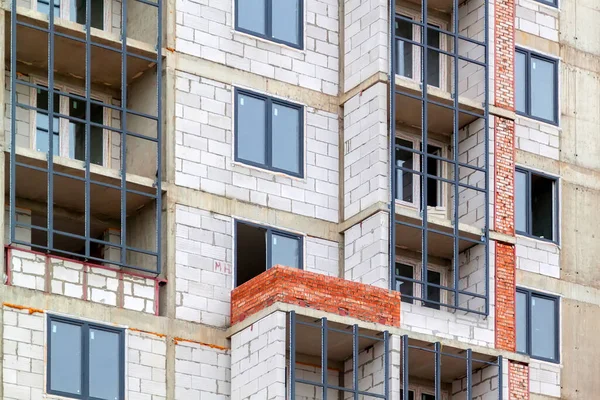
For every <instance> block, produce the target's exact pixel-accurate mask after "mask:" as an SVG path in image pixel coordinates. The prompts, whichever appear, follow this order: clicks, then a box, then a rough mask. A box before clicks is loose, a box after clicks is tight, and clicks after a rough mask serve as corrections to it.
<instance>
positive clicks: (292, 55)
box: [175, 0, 339, 95]
mask: <svg viewBox="0 0 600 400" xmlns="http://www.w3.org/2000/svg"><path fill="white" fill-rule="evenodd" d="M304 4H305V29H304V32H306V36H305V49H303V50H298V49H294V48H290V47H288V46H284V45H280V44H277V43H274V42H270V41H267V40H262V39H257V38H256V37H254V36H251V35H246V34H243V33H240V32H237V31H235V30H234V16H233V14H234V13H233V2H232V1H230V0H223V1H208V0H200V1H191V0H181V1H179V2H178V3H177V14H176V23H177V25H176V42H175V43H176V44H175V48H176V50H177V51H178V52H182V53H187V54H190V55H192V56H196V57H201V58H203V59H206V60H210V61H214V62H217V63H220V64H224V65H227V66H230V67H233V68H236V69H240V70H243V71H248V72H252V73H254V74H258V75H262V76H264V77H267V78H271V79H276V80H280V81H283V82H287V83H291V84H293V85H299V86H302V87H305V88H309V89H313V90H316V91H319V92H324V93H327V94H330V95H336V94H337V92H338V79H339V75H338V70H339V49H338V44H339V43H338V42H339V36H338V30H339V23H338V14H339V11H338V1H337V0H308V1H306V2H305V3H304Z"/></svg>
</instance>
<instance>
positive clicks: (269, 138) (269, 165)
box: [233, 88, 304, 178]
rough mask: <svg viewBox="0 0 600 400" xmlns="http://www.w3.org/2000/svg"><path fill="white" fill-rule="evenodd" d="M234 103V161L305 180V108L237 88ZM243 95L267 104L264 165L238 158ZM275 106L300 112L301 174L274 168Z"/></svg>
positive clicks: (299, 155)
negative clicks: (273, 111)
mask: <svg viewBox="0 0 600 400" xmlns="http://www.w3.org/2000/svg"><path fill="white" fill-rule="evenodd" d="M234 93H235V95H234V102H235V107H234V110H235V112H234V126H233V129H234V154H235V156H234V159H235V161H237V162H240V163H243V164H247V165H251V166H253V167H257V168H261V169H266V170H269V171H274V172H281V173H283V174H286V175H290V176H295V177H298V178H304V106H302V105H300V104H296V103H291V102H289V101H285V100H281V99H278V98H274V97H271V96H267V95H264V94H260V93H256V92H251V91H249V90H245V89H239V88H235V90H234ZM240 94H242V95H244V96H249V97H254V98H256V99H258V100H263V101H264V102H265V129H266V132H265V157H266V162H265V163H264V164H261V163H257V162H255V161H249V160H244V159H242V158H240V157H239V156H238V154H239V152H238V107H237V104H238V98H239V95H240ZM273 104H279V105H282V106H285V107H290V108H295V109H297V110H298V119H299V121H298V126H299V134H300V141H299V143H300V146H299V150H298V151H299V153H300V154H298V157H299V161H300V172H298V173H296V172H293V171H288V170H285V169H282V168H277V167H274V166H273V161H272V155H271V154H272V153H271V150H272V145H273V124H272V122H271V110H272V107H273Z"/></svg>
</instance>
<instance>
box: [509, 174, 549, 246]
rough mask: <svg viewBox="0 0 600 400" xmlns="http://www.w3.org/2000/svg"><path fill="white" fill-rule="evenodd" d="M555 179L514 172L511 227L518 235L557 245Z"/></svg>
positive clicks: (541, 175)
mask: <svg viewBox="0 0 600 400" xmlns="http://www.w3.org/2000/svg"><path fill="white" fill-rule="evenodd" d="M557 186H558V185H557V179H556V178H554V177H551V176H548V175H543V174H540V173H536V172H533V171H530V170H526V169H524V168H517V169H516V172H515V227H516V230H517V232H518V233H520V234H523V235H527V236H532V237H535V238H539V239H544V240H549V241H554V242H557V241H558V226H557V225H558V223H557V221H558V217H557V216H558V189H557Z"/></svg>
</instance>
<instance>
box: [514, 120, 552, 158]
mask: <svg viewBox="0 0 600 400" xmlns="http://www.w3.org/2000/svg"><path fill="white" fill-rule="evenodd" d="M561 131H562V130H561V128H560V127H558V126H553V125H550V124H547V123H544V122H538V121H535V120H533V119H530V118H523V117H519V118H517V120H516V122H515V139H516V140H515V147H516V148H517V149H519V150H523V151H527V152H529V153H533V154H536V155H539V156H542V157H547V158H550V159H553V160H558V159H559V158H560V134H561Z"/></svg>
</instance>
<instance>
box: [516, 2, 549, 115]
mask: <svg viewBox="0 0 600 400" xmlns="http://www.w3.org/2000/svg"><path fill="white" fill-rule="evenodd" d="M540 3H541V2H540ZM515 53H521V54H523V55H524V56H525V82H524V83H523V84H524V86H525V111H524V112H523V111H518V110H517V107H516V99H515V111H516V113H517V114H519V115H522V116H524V117H528V118H532V119H535V120H537V121H542V122H546V123H549V124H552V125H558V112H559V104H558V103H559V97H558V60H557V59H556V58H551V57H548V56H545V55H542V54H539V53H536V52H534V51H531V50H527V49H523V48H521V47H517V48H516V49H515ZM532 58H536V59H539V60H542V61H547V62H549V63H552V64H553V65H554V93H553V95H554V109H553V110H552V111H553V113H554V118H553V119H551V120H549V119H545V118H540V117H536V116H534V115H532V114H531V59H532ZM515 65H516V63H515ZM515 75H516V74H515ZM518 84H519V82H517V81H516V76H515V85H518Z"/></svg>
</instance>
